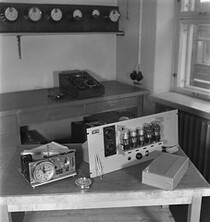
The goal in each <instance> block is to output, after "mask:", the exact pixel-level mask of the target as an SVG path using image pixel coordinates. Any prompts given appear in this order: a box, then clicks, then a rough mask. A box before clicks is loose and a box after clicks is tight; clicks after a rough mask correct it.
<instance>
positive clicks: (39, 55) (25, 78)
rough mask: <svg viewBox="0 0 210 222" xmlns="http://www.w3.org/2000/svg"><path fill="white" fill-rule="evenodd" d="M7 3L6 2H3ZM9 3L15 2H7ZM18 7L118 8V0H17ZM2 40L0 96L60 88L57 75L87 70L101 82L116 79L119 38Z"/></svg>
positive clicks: (75, 36) (9, 37)
mask: <svg viewBox="0 0 210 222" xmlns="http://www.w3.org/2000/svg"><path fill="white" fill-rule="evenodd" d="M4 2H5V1H4ZM6 2H14V1H11V0H7V1H6ZM15 2H17V3H24V2H25V3H26V2H27V3H59V4H62V3H63V4H68V3H69V4H95V5H116V4H117V1H116V0H108V1H107V0H86V1H85V0H61V1H58V0H44V1H42V0H39V1H38V0H36V1H35V0H34V1H33V0H28V1H23V0H19V1H18V0H16V1H15ZM21 51H22V59H21V60H20V59H19V58H18V47H17V39H16V36H0V93H5V92H13V91H22V90H33V89H38V88H48V87H54V86H57V85H58V84H57V79H56V77H55V73H56V71H60V70H71V69H88V70H90V71H91V72H92V73H93V75H94V76H95V77H96V78H97V79H98V80H101V79H106V80H112V79H116V36H115V35H108V34H104V35H103V34H101V35H99V34H96V35H94V34H90V35H83V34H81V35H74V34H73V35H71V34H70V35H44V36H43V35H36V36H22V37H21Z"/></svg>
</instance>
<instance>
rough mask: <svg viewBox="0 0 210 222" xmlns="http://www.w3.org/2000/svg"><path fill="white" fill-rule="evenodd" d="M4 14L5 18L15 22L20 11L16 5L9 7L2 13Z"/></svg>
mask: <svg viewBox="0 0 210 222" xmlns="http://www.w3.org/2000/svg"><path fill="white" fill-rule="evenodd" d="M2 16H3V18H5V20H7V21H10V22H14V21H16V20H17V19H18V11H17V9H16V8H14V7H7V8H6V9H5V11H4V12H3V13H2Z"/></svg>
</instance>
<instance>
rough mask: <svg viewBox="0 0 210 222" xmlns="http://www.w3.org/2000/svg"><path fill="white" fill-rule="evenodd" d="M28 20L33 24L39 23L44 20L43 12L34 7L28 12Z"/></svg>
mask: <svg viewBox="0 0 210 222" xmlns="http://www.w3.org/2000/svg"><path fill="white" fill-rule="evenodd" d="M28 18H29V19H30V20H31V21H32V22H38V21H39V20H40V19H41V18H42V11H41V10H40V9H39V8H38V7H32V8H30V9H29V10H28Z"/></svg>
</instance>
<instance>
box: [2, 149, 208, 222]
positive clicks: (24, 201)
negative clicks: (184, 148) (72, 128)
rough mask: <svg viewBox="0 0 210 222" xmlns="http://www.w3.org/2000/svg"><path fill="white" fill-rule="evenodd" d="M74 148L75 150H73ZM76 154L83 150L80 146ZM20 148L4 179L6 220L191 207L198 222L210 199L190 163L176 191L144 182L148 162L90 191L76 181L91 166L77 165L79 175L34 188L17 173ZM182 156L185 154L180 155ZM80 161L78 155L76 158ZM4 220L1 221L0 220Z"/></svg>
mask: <svg viewBox="0 0 210 222" xmlns="http://www.w3.org/2000/svg"><path fill="white" fill-rule="evenodd" d="M74 148H75V147H74ZM76 149H77V152H76V153H77V155H80V148H79V147H77V148H76ZM19 152H20V149H17V151H16V153H15V155H14V156H13V158H12V161H11V162H10V164H9V166H8V168H7V169H6V170H5V172H4V174H3V176H2V179H1V183H2V184H1V197H0V204H1V210H2V215H4V219H5V220H4V221H5V222H8V221H10V216H11V215H10V213H11V212H18V211H45V210H67V209H93V208H116V207H134V206H157V205H176V204H188V205H189V210H188V221H189V222H192V221H193V222H198V221H199V217H200V209H201V201H202V197H203V196H210V185H209V184H208V183H207V182H206V180H205V179H204V178H203V176H202V175H201V174H200V173H199V171H198V170H197V169H196V168H195V167H194V165H193V164H192V163H191V162H190V167H189V169H188V171H187V173H186V175H185V176H184V177H183V179H182V180H181V182H180V183H179V184H178V186H177V188H176V189H175V190H174V191H166V190H161V189H156V188H154V187H151V186H147V185H145V184H142V183H141V172H142V170H143V169H144V168H145V167H146V166H147V165H148V164H149V163H150V162H149V161H148V162H145V163H142V164H138V165H135V166H132V167H129V168H125V169H122V170H118V171H115V172H112V173H109V174H106V175H104V177H103V179H102V180H101V179H100V178H95V179H94V180H93V184H92V186H91V188H90V190H88V191H87V192H84V191H83V192H82V191H81V190H80V189H79V188H78V187H76V185H75V183H74V181H75V179H76V178H78V177H81V176H88V175H89V172H88V165H87V164H85V163H84V162H78V163H77V164H78V168H77V169H78V171H77V172H78V175H77V176H76V177H74V178H68V179H64V180H61V181H57V182H54V183H51V184H46V185H43V186H40V187H37V188H36V189H33V188H32V187H31V186H30V185H29V184H28V183H27V182H26V181H25V180H24V178H22V176H21V175H20V174H19V172H18V168H19V155H18V153H19ZM178 154H179V155H183V153H178ZM76 158H77V159H80V158H78V156H76ZM1 221H2V220H1Z"/></svg>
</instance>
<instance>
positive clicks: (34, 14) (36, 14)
mask: <svg viewBox="0 0 210 222" xmlns="http://www.w3.org/2000/svg"><path fill="white" fill-rule="evenodd" d="M100 15H101V13H100V11H99V10H98V9H93V10H92V12H91V16H92V17H93V18H99V17H100ZM42 16H43V12H42V10H41V9H40V8H39V7H35V6H34V7H30V8H29V9H28V12H27V15H26V16H25V18H27V19H29V20H30V21H32V22H38V21H40V20H41V18H42ZM83 16H84V15H83V12H82V11H81V10H80V9H76V10H74V11H73V13H72V17H73V18H74V19H75V20H80V19H82V18H83ZM1 18H2V20H4V21H9V22H15V21H16V20H17V19H18V18H19V12H18V10H17V9H16V8H15V7H13V6H9V7H6V8H5V9H3V11H2V12H1ZM47 18H49V19H51V20H52V21H54V22H59V21H61V20H62V18H63V12H62V10H61V9H60V8H53V9H51V10H50V12H49V13H48V14H47ZM108 18H109V19H110V21H112V22H117V21H118V20H119V18H120V13H119V11H118V10H117V9H112V10H111V11H110V12H109V15H108Z"/></svg>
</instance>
